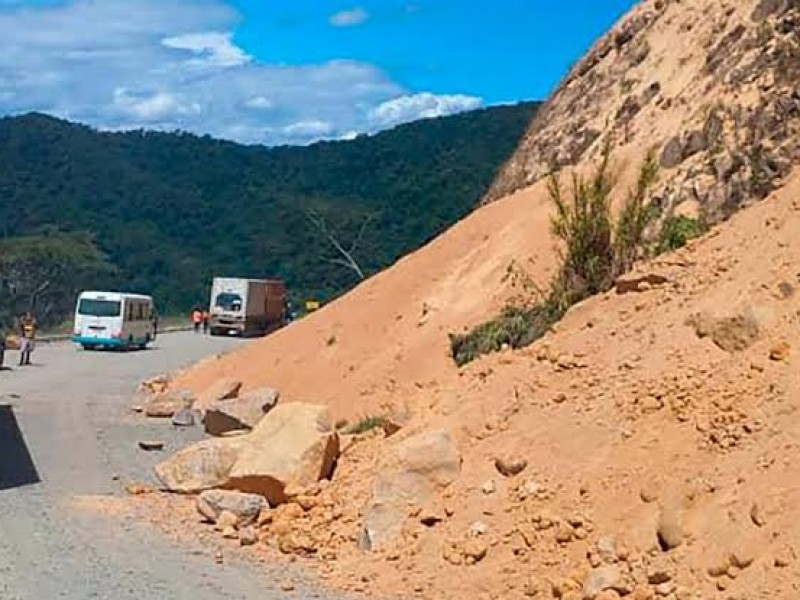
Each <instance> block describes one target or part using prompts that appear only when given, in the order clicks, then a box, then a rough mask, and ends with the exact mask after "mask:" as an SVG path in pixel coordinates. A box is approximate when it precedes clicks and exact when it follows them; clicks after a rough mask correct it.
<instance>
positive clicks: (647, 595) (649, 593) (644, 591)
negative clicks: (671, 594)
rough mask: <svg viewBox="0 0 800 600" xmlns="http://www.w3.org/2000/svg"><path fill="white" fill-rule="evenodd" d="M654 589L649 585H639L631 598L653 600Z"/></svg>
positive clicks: (633, 599) (634, 599)
mask: <svg viewBox="0 0 800 600" xmlns="http://www.w3.org/2000/svg"><path fill="white" fill-rule="evenodd" d="M653 596H654V594H653V590H652V588H650V587H649V586H646V585H640V586H637V587H636V589H635V590H633V593H632V594H631V596H630V597H631V600H653Z"/></svg>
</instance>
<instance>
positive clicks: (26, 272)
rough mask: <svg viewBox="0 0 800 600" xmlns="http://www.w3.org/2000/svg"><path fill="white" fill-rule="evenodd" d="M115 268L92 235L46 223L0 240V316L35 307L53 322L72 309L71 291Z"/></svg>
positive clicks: (44, 320) (47, 321)
mask: <svg viewBox="0 0 800 600" xmlns="http://www.w3.org/2000/svg"><path fill="white" fill-rule="evenodd" d="M113 272H114V268H113V266H112V265H111V263H109V262H108V260H107V258H106V256H105V255H104V254H103V253H101V252H100V251H99V250H98V249H97V247H96V246H95V245H94V241H93V239H92V237H91V235H89V234H86V233H65V232H62V231H59V230H57V229H53V228H48V229H45V230H43V231H41V232H40V233H38V234H37V235H30V236H22V237H17V238H5V239H3V240H0V319H2V320H3V321H5V322H8V321H9V320H10V319H12V318H13V317H14V316H15V315H17V314H19V313H21V312H23V311H26V310H32V311H35V312H36V314H37V316H38V318H39V321H40V323H42V324H43V325H45V326H48V325H55V324H57V323H59V322H61V321H63V319H64V318H66V317H67V316H68V315H69V314H70V313H71V312H72V309H73V308H74V302H75V295H76V294H77V292H78V291H80V289H81V288H82V287H83V286H84V285H89V284H94V283H96V282H98V281H100V280H102V279H103V278H104V277H108V276H109V275H111V274H112V273H113Z"/></svg>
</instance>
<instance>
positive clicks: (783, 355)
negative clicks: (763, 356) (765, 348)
mask: <svg viewBox="0 0 800 600" xmlns="http://www.w3.org/2000/svg"><path fill="white" fill-rule="evenodd" d="M791 350H792V347H791V346H790V345H789V342H780V343H779V344H776V345H775V346H773V347H772V349H771V350H770V351H769V358H770V360H774V361H776V362H782V361H785V360H786V359H787V358H789V354H790V353H791Z"/></svg>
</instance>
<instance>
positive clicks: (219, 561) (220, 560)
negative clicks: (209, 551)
mask: <svg viewBox="0 0 800 600" xmlns="http://www.w3.org/2000/svg"><path fill="white" fill-rule="evenodd" d="M223 561H224V557H223V555H222V551H221V550H220V551H218V552H217V553H216V554H214V562H216V563H217V564H218V565H221V564H222V563H223Z"/></svg>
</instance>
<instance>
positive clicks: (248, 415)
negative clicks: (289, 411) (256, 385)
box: [203, 388, 278, 436]
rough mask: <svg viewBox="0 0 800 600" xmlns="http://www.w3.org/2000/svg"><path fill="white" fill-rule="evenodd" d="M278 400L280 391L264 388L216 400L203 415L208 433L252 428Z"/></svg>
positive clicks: (214, 433)
mask: <svg viewBox="0 0 800 600" xmlns="http://www.w3.org/2000/svg"><path fill="white" fill-rule="evenodd" d="M277 401H278V392H277V391H275V390H273V389H270V388H264V389H260V390H253V391H251V392H247V393H245V394H243V395H241V396H239V397H237V398H232V399H229V400H221V401H219V402H215V403H214V404H212V405H210V406H208V407H207V408H206V411H205V414H204V415H203V425H204V426H205V429H206V433H209V434H211V435H217V436H219V435H223V434H225V433H227V432H229V431H238V430H248V429H252V428H254V427H255V426H256V425H257V424H258V423H259V421H261V419H262V418H263V417H264V415H266V414H267V413H268V412H269V411H270V410H272V408H273V407H274V406H275V403H276V402H277Z"/></svg>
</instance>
